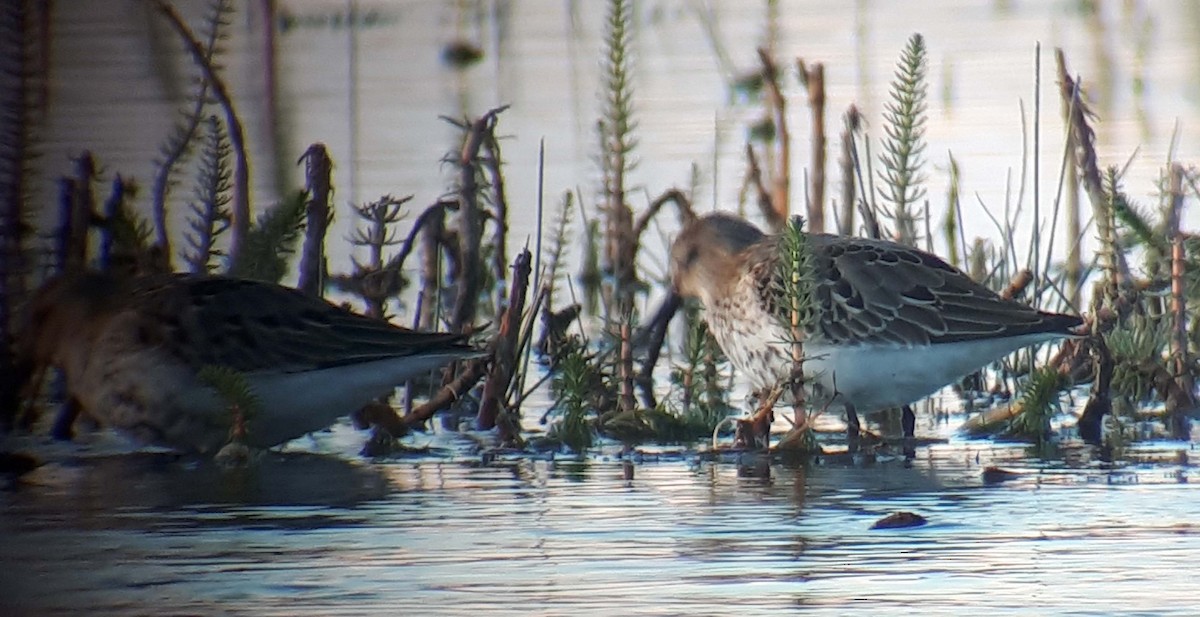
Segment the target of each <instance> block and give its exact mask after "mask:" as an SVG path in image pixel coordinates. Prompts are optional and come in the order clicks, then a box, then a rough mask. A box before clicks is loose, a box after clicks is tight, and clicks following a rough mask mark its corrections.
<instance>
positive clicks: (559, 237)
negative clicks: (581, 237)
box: [544, 191, 575, 311]
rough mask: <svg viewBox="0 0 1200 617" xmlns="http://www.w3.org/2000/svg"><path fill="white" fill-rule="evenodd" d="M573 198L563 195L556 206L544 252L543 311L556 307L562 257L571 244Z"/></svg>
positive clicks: (569, 194) (572, 196)
mask: <svg viewBox="0 0 1200 617" xmlns="http://www.w3.org/2000/svg"><path fill="white" fill-rule="evenodd" d="M574 209H575V198H574V194H573V193H571V191H565V192H564V193H563V198H562V201H561V202H559V205H558V213H557V214H555V216H554V222H553V223H552V225H553V227H554V232H553V233H552V234H551V236H550V245H549V246H548V247H547V248H548V250H547V252H546V267H545V270H546V279H545V280H546V282H545V283H544V285H545V286H546V287H547V289H548V290H549V291H547V294H548V295H547V298H546V304H545V309H546V310H547V311H550V310H553V307H555V306H557V304H556V303H555V294H556V292H557V291H558V286H559V284H560V283H561V282H562V271H561V268H562V265H563V255H564V254H565V253H566V250H567V246H569V245H570V244H571V240H572V233H571V216H572V215H573V214H574V212H573V211H574Z"/></svg>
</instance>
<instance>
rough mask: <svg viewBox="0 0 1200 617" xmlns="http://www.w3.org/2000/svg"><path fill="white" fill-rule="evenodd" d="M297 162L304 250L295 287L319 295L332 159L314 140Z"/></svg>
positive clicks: (328, 216) (322, 286) (321, 145)
mask: <svg viewBox="0 0 1200 617" xmlns="http://www.w3.org/2000/svg"><path fill="white" fill-rule="evenodd" d="M300 162H303V163H304V178H305V181H304V185H305V191H306V192H307V193H308V208H307V210H306V213H305V217H306V218H307V223H306V224H305V226H304V249H303V251H302V252H301V253H300V281H299V283H298V284H297V285H296V287H297V288H298V289H300V291H302V292H304V293H306V294H308V295H310V296H317V297H320V296H321V295H322V292H323V291H324V287H325V286H324V283H325V280H324V279H325V233H326V231H327V230H328V228H329V222H330V221H331V220H332V218H333V215H332V212H331V210H330V208H329V195H330V193H332V192H333V184H332V181H331V177H332V175H333V161H331V160H330V158H329V151H328V150H326V149H325V144H322V143H315V144H312V145H311V146H309V147H308V150H306V151H305V152H304V156H302V157H300Z"/></svg>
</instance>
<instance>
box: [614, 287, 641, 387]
mask: <svg viewBox="0 0 1200 617" xmlns="http://www.w3.org/2000/svg"><path fill="white" fill-rule="evenodd" d="M632 321H633V308H632V306H631V307H629V310H628V311H625V312H624V313H622V315H621V326H620V330H619V334H620V337H621V339H620V345H621V357H620V361H619V363H618V370H619V374H618V376H619V377H620V379H621V388H620V391H619V397H618V398H617V409H618V410H620V411H634V410H636V409H637V398H636V397H635V396H634V388H633V384H634V380H635V378H636V375H635V373H634V370H633V327H632V326H631V325H630V322H632Z"/></svg>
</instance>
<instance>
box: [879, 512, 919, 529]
mask: <svg viewBox="0 0 1200 617" xmlns="http://www.w3.org/2000/svg"><path fill="white" fill-rule="evenodd" d="M928 522H929V521H927V520H925V517H924V516H921V515H920V514H914V513H912V512H893V513H891V514H889V515H887V516H885V517H883V518H881V519H879V520H877V521H875V524H874V525H871V529H906V528H908V527H920V526H921V525H924V524H925V523H928Z"/></svg>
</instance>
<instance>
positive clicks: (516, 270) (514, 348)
mask: <svg viewBox="0 0 1200 617" xmlns="http://www.w3.org/2000/svg"><path fill="white" fill-rule="evenodd" d="M532 259H533V257H532V255H531V254H530V252H529V249H525V250H523V251H521V253H520V254H518V255H517V259H516V261H515V262H514V263H513V266H512V269H513V277H512V289H511V290H510V291H509V298H508V307H507V308H505V309H504V312H503V314H502V315H501V317H500V329H499V331H498V332H497V333H496V336H495V339H494V345H493V349H494V350H495V351H494V353H493V354H492V369H491V371H490V372H489V373H488V377H487V381H486V382H484V385H483V400H482V401H481V402H480V404H479V412H478V414H476V416H475V428H477V429H479V430H483V431H487V430H491V429H493V428H495V427H496V426H497V425H499V426H500V441H501V442H502V443H506V444H507V443H513V442H515V441H516V440H518V439H519V438H520V432H521V431H520V417H519V415H517V414H511V411H512V410H508V409H505V400H506V398H507V394H508V390H509V387H510V385H511V384H512V381H513V378H514V377H515V376H517V375H518V374H519V373H520V371H519V367H518V366H517V362H518V360H519V359H520V355H519V354H518V353H517V352H518V351H519V348H520V342H519V338H520V336H521V318H522V316H523V314H524V312H525V298H526V295H527V293H528V290H529V274H530V271H531V270H532ZM510 414H511V416H512V417H509V416H510Z"/></svg>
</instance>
